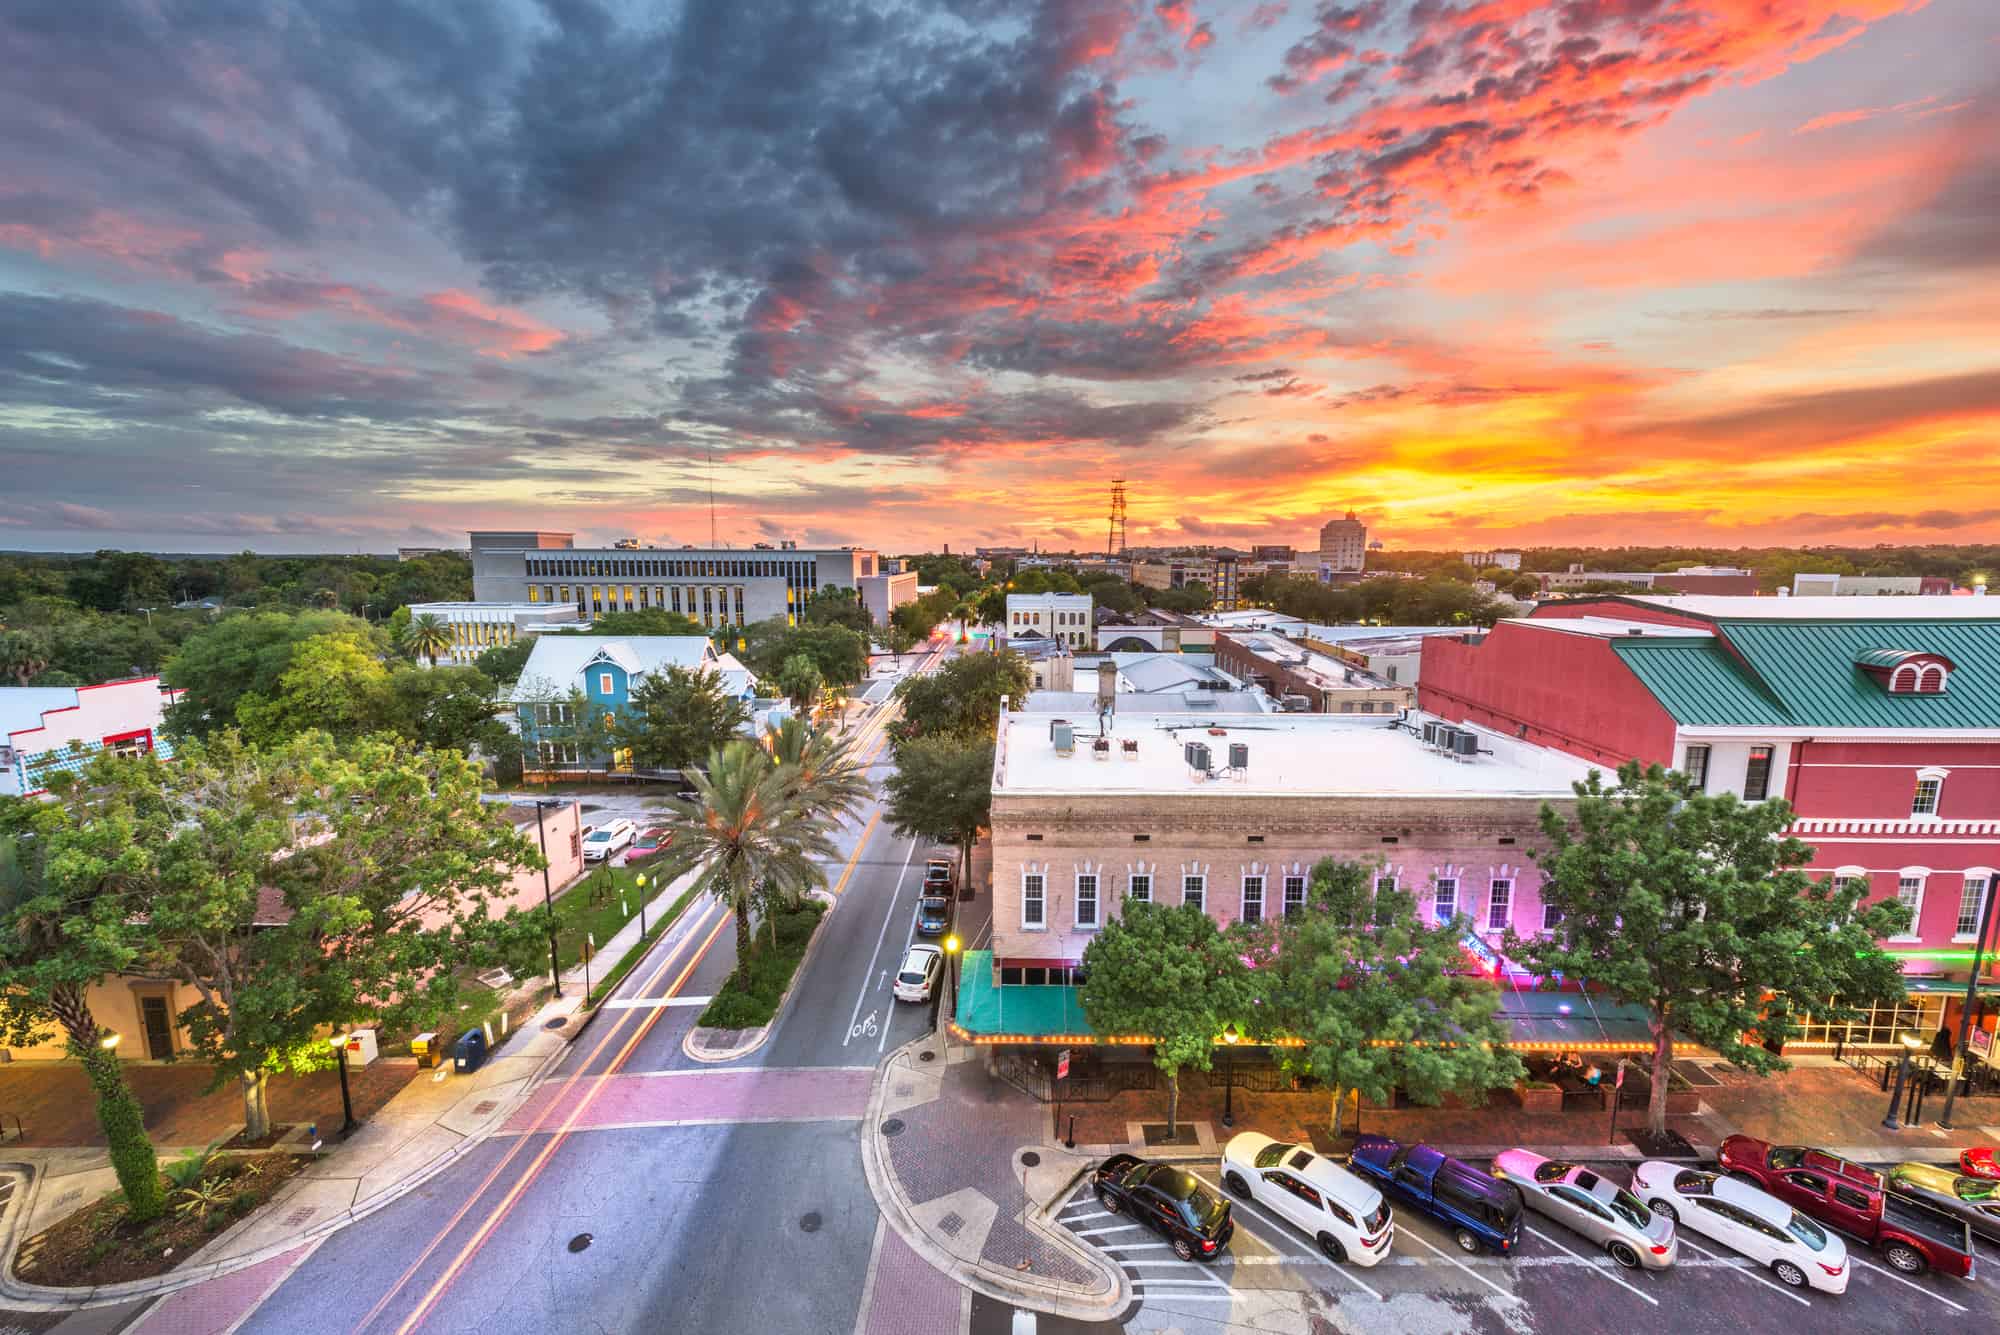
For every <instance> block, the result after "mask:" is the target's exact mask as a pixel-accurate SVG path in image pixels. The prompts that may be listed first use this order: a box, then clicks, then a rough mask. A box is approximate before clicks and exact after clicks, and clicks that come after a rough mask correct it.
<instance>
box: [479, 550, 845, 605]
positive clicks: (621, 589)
mask: <svg viewBox="0 0 2000 1335" xmlns="http://www.w3.org/2000/svg"><path fill="white" fill-rule="evenodd" d="M574 538H575V535H574V534H570V533H541V532H475V533H473V534H472V596H473V598H474V599H475V600H476V601H478V602H482V603H538V604H550V603H556V604H563V603H566V604H569V605H571V606H573V607H575V608H576V609H577V611H578V613H579V614H580V615H582V616H586V617H589V616H594V615H596V614H597V613H599V612H637V611H642V610H644V609H647V608H655V607H657V608H661V609H664V610H666V611H669V612H678V613H680V614H681V615H682V616H686V617H689V618H692V619H693V620H694V621H697V622H699V623H700V624H701V625H703V626H706V627H710V628H713V627H715V626H720V625H731V626H747V625H749V624H750V623H752V622H755V621H766V620H769V619H770V618H772V617H785V618H787V619H788V620H790V619H796V618H797V616H798V613H799V610H800V609H801V608H803V607H804V606H805V601H806V599H808V598H810V597H811V596H812V595H813V594H814V593H816V592H817V591H819V590H820V589H822V588H824V587H825V586H827V585H829V584H831V585H833V586H834V587H835V588H841V589H853V590H855V591H856V592H857V593H859V592H860V591H861V581H862V580H864V579H868V578H871V577H873V576H875V575H877V574H879V573H880V564H881V563H880V559H879V558H878V557H877V556H876V554H875V553H874V552H872V551H866V550H863V549H860V548H854V547H830V548H829V547H814V548H800V547H796V546H793V545H792V544H790V543H787V544H785V545H783V546H781V547H769V546H762V545H760V546H757V547H749V548H744V547H726V548H721V547H645V548H626V547H577V546H575V545H574Z"/></svg>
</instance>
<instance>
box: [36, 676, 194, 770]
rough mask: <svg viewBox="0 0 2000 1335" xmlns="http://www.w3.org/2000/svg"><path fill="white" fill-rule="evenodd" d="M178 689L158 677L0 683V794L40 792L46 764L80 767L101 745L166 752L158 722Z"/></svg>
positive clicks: (132, 751) (121, 749)
mask: <svg viewBox="0 0 2000 1335" xmlns="http://www.w3.org/2000/svg"><path fill="white" fill-rule="evenodd" d="M178 695H179V692H177V691H174V690H171V689H169V688H168V687H165V686H162V685H161V684H160V679H159V678H158V677H134V678H132V679H131V680H129V681H107V682H105V683H103V684H102V685H98V686H7V687H0V795H4V796H8V797H25V796H28V795H30V794H32V793H38V792H41V791H42V790H43V789H44V788H45V787H46V786H47V785H46V784H45V783H44V782H43V776H45V775H46V774H47V773H48V772H49V771H50V770H78V769H81V768H82V767H83V766H84V765H85V764H86V763H87V762H88V761H89V759H90V757H91V756H92V755H94V754H95V753H97V752H99V751H103V750H112V751H118V752H122V753H126V754H139V753H141V752H146V751H155V752H158V753H159V754H160V755H162V756H171V755H172V754H173V746H172V744H171V743H170V742H168V740H167V739H166V738H165V737H163V736H161V735H160V723H161V720H162V719H163V718H164V717H165V715H166V708H167V706H168V705H170V704H172V703H173V702H174V700H175V699H176V698H177V697H178ZM72 743H74V745H72Z"/></svg>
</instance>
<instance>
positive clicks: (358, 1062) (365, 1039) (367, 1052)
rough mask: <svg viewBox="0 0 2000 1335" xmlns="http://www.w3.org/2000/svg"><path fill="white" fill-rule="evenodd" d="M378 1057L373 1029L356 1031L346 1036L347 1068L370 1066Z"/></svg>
mask: <svg viewBox="0 0 2000 1335" xmlns="http://www.w3.org/2000/svg"><path fill="white" fill-rule="evenodd" d="M377 1055H378V1049H377V1047H376V1043H375V1031H374V1030H373V1029H356V1030H354V1031H353V1032H352V1033H350V1034H348V1036H347V1064H348V1065H349V1066H356V1067H366V1066H372V1065H373V1064H374V1062H375V1058H376V1056H377Z"/></svg>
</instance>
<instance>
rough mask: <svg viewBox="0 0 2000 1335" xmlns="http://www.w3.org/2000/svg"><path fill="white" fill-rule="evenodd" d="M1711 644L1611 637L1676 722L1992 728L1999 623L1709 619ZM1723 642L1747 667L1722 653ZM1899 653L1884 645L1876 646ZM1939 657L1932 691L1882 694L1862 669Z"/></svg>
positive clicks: (1999, 724) (1999, 683)
mask: <svg viewBox="0 0 2000 1335" xmlns="http://www.w3.org/2000/svg"><path fill="white" fill-rule="evenodd" d="M1712 624H1713V625H1714V627H1715V631H1716V634H1717V636H1718V637H1719V638H1718V639H1717V640H1712V641H1702V642H1700V643H1689V642H1687V641H1681V642H1679V643H1675V642H1672V641H1666V640H1661V641H1649V640H1644V639H1641V640H1634V641H1633V642H1631V643H1626V642H1623V641H1614V642H1613V644H1612V647H1613V649H1614V650H1616V652H1617V653H1618V656H1619V657H1620V658H1621V659H1622V660H1624V662H1625V663H1626V665H1627V666H1629V667H1630V668H1631V669H1632V671H1633V673H1634V674H1635V675H1636V676H1637V677H1638V678H1639V680H1640V681H1641V682H1643V683H1644V684H1645V686H1646V689H1648V690H1649V691H1651V692H1652V693H1653V695H1654V696H1655V697H1656V698H1657V699H1658V700H1659V701H1660V703H1661V704H1662V705H1664V706H1666V709H1667V712H1668V713H1670V714H1672V715H1673V717H1674V720H1675V721H1676V722H1678V723H1681V724H1683V725H1688V726H1695V727H1700V726H1710V727H1802V728H2000V624H1996V623H1995V622H1994V621H1992V620H1966V621H1945V620H1937V621H1904V620H1894V621H1890V620H1860V619H1857V620H1852V621H1849V620H1839V621H1793V620H1783V621H1752V620H1738V619H1733V618H1716V619H1715V620H1714V621H1713V622H1712ZM1724 641H1726V642H1727V645H1728V646H1733V647H1734V648H1735V650H1736V652H1737V653H1738V654H1740V655H1741V656H1742V659H1743V661H1744V662H1746V663H1747V664H1748V665H1749V671H1747V672H1746V671H1745V670H1744V668H1743V666H1742V665H1741V664H1739V663H1738V662H1737V660H1736V659H1735V658H1734V657H1732V656H1731V654H1730V652H1729V648H1728V647H1725V644H1724ZM1890 644H1894V645H1899V646H1902V647H1901V648H1897V649H1885V648H1884V647H1883V646H1885V645H1890ZM1909 653H1934V654H1942V655H1943V656H1944V657H1945V658H1947V659H1949V660H1950V661H1951V662H1952V663H1953V664H1954V670H1953V671H1952V674H1951V679H1950V681H1949V683H1948V685H1947V686H1946V688H1945V691H1944V693H1943V694H1941V695H1920V694H1915V693H1911V694H1907V695H1891V694H1889V692H1888V691H1887V690H1885V689H1884V688H1883V686H1882V683H1881V682H1880V681H1878V680H1877V679H1876V678H1875V677H1873V676H1871V675H1869V673H1868V672H1866V671H1864V670H1863V668H1862V666H1861V665H1862V664H1863V663H1864V662H1865V663H1868V664H1869V665H1871V666H1878V667H1879V666H1884V665H1893V663H1894V662H1895V661H1896V659H1895V657H1890V658H1889V659H1888V664H1884V663H1882V662H1881V661H1880V660H1881V658H1882V657H1883V656H1889V655H1894V656H1900V655H1903V654H1909Z"/></svg>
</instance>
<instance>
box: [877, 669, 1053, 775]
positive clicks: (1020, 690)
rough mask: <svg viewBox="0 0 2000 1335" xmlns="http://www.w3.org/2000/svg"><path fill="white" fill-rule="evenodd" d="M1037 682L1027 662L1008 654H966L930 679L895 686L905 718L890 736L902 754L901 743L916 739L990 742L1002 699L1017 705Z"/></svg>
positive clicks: (907, 680) (911, 679) (910, 679)
mask: <svg viewBox="0 0 2000 1335" xmlns="http://www.w3.org/2000/svg"><path fill="white" fill-rule="evenodd" d="M1032 682H1033V678H1032V677H1030V675H1029V673H1028V664H1027V662H1026V661H1025V660H1024V659H1023V658H1022V657H1021V656H1020V655H1019V654H1016V653H1012V652H1009V651H1006V650H1002V651H999V652H997V653H979V654H961V655H959V656H958V657H957V658H953V659H950V660H949V661H947V662H945V663H944V664H942V665H941V666H940V667H939V668H938V670H937V671H935V672H933V673H930V674H928V675H926V676H911V677H905V678H904V679H903V680H902V681H901V682H900V683H898V684H897V686H896V696H897V698H898V699H899V700H900V701H901V702H902V717H901V718H900V719H899V720H897V722H896V723H895V724H894V725H892V733H891V735H892V736H894V737H895V738H896V739H897V745H898V747H899V754H900V747H901V745H902V743H903V742H904V741H906V740H908V739H910V738H916V737H935V736H940V735H951V736H957V737H961V738H980V737H984V738H988V739H990V738H991V737H992V736H993V729H994V725H995V724H997V723H998V722H999V719H1000V701H1001V699H1002V698H1003V697H1004V698H1006V699H1010V700H1012V701H1013V702H1014V703H1015V704H1016V705H1017V706H1018V705H1019V704H1020V703H1021V702H1022V701H1023V700H1024V699H1025V698H1026V697H1027V694H1028V688H1029V686H1030V685H1031V684H1032Z"/></svg>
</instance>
